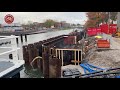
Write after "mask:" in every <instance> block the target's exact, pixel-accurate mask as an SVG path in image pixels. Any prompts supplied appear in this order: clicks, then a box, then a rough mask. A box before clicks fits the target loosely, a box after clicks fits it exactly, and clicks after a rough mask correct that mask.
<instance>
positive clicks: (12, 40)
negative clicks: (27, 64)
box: [11, 35, 18, 60]
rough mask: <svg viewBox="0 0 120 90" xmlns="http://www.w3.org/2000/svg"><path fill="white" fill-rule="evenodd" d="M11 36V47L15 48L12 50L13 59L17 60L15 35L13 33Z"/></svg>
mask: <svg viewBox="0 0 120 90" xmlns="http://www.w3.org/2000/svg"><path fill="white" fill-rule="evenodd" d="M11 37H12V39H11V47H12V50H15V51H13V52H12V56H13V60H18V55H17V43H16V37H15V36H14V35H11Z"/></svg>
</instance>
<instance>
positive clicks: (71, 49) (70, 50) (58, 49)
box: [56, 48, 81, 51]
mask: <svg viewBox="0 0 120 90" xmlns="http://www.w3.org/2000/svg"><path fill="white" fill-rule="evenodd" d="M56 50H68V51H75V50H79V51H80V50H81V49H70V48H68V49H58V48H57V49H56Z"/></svg>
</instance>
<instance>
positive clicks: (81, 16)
mask: <svg viewBox="0 0 120 90" xmlns="http://www.w3.org/2000/svg"><path fill="white" fill-rule="evenodd" d="M7 14H12V15H13V16H14V23H27V22H28V21H33V22H40V23H41V22H44V21H45V20H46V19H53V20H56V21H66V22H68V23H75V24H77V23H79V24H84V23H85V21H86V20H87V18H86V14H85V12H0V23H1V24H5V21H4V17H5V16H6V15H7Z"/></svg>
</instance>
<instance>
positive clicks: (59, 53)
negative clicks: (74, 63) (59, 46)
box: [58, 50, 60, 59]
mask: <svg viewBox="0 0 120 90" xmlns="http://www.w3.org/2000/svg"><path fill="white" fill-rule="evenodd" d="M58 51H59V59H60V50H58Z"/></svg>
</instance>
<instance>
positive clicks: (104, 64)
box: [88, 35, 120, 68]
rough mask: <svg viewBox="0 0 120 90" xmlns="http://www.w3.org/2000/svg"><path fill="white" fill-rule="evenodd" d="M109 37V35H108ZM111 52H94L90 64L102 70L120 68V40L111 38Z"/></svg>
mask: <svg viewBox="0 0 120 90" xmlns="http://www.w3.org/2000/svg"><path fill="white" fill-rule="evenodd" d="M106 37H107V35H106ZM109 39H110V43H111V45H110V46H111V47H110V50H104V51H94V53H93V54H92V55H91V56H90V57H89V61H88V63H91V64H93V65H95V66H99V67H101V68H115V67H120V38H113V37H110V36H109Z"/></svg>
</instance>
